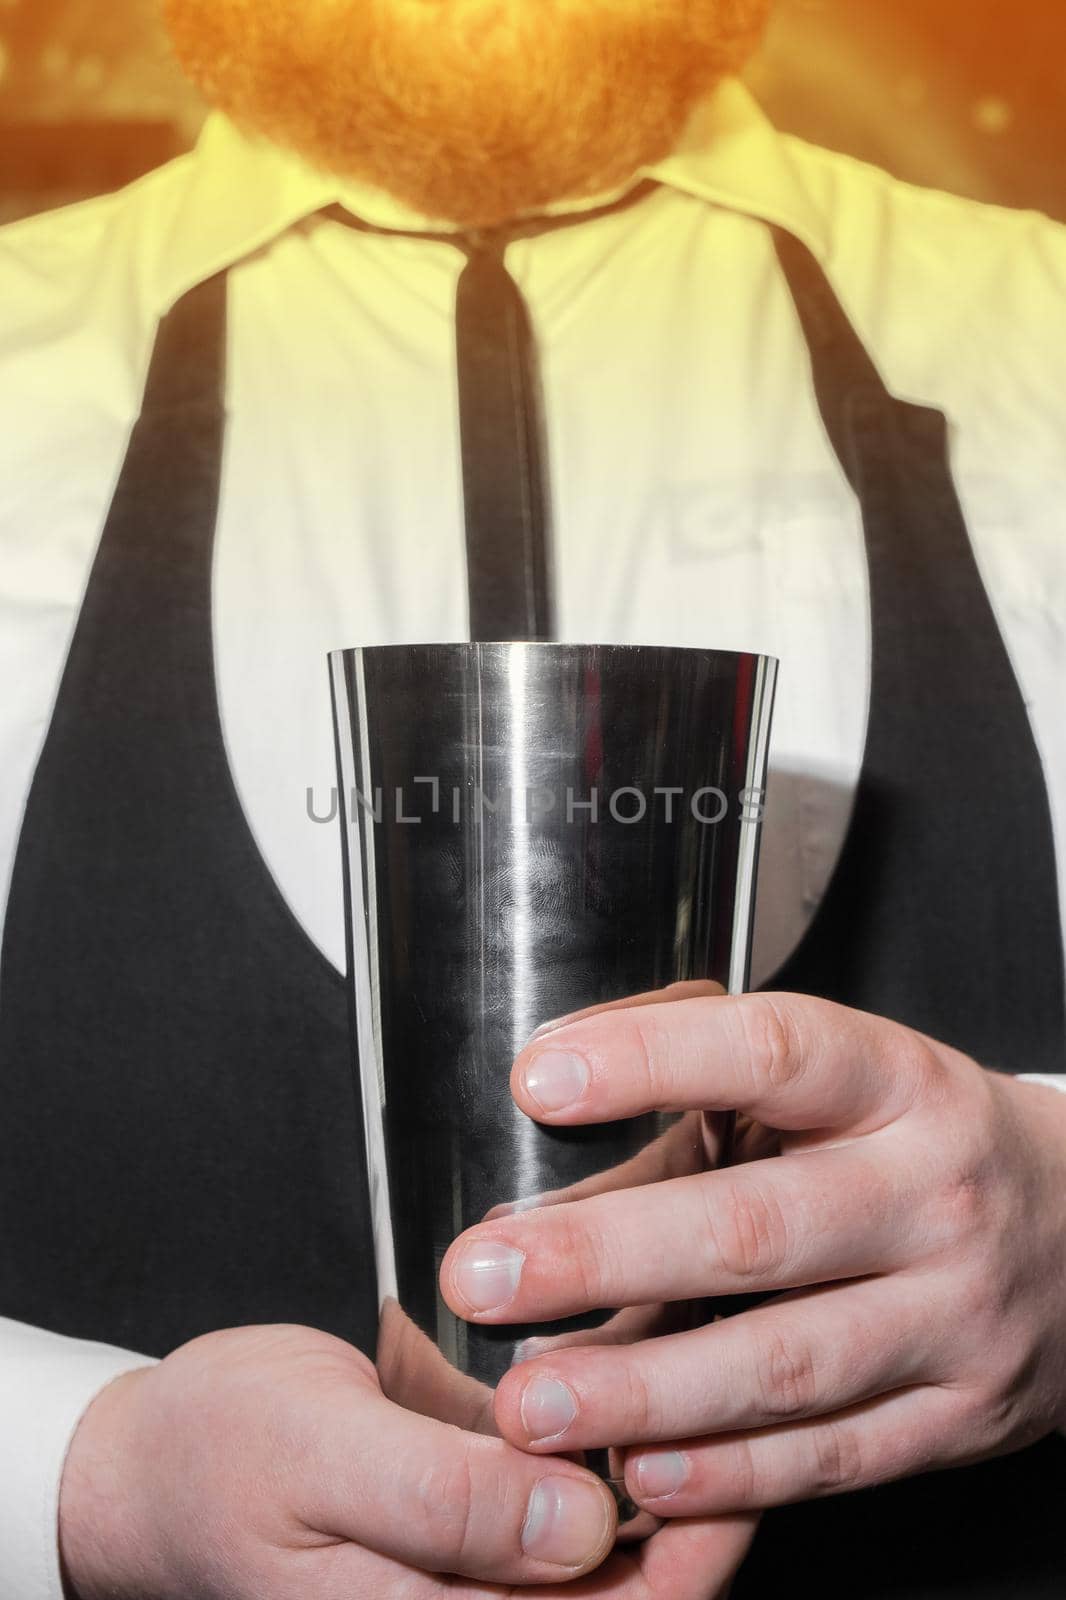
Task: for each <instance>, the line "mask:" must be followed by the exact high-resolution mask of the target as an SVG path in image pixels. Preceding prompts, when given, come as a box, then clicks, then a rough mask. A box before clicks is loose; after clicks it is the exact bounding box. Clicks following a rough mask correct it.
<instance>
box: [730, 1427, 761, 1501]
mask: <svg viewBox="0 0 1066 1600" xmlns="http://www.w3.org/2000/svg"><path fill="white" fill-rule="evenodd" d="M726 1465H727V1470H726V1471H725V1472H724V1473H723V1474H722V1483H723V1486H724V1487H725V1486H727V1490H728V1500H727V1502H726V1503H727V1504H728V1505H729V1507H730V1509H734V1510H744V1509H745V1508H746V1507H751V1506H760V1507H761V1506H763V1505H766V1504H768V1499H767V1496H766V1494H765V1492H764V1488H765V1486H764V1484H763V1482H762V1475H761V1473H760V1472H759V1468H758V1465H757V1463H756V1460H755V1451H754V1450H753V1449H752V1446H751V1444H750V1443H749V1441H748V1440H747V1439H736V1440H735V1441H734V1442H733V1446H732V1448H731V1450H730V1452H729V1456H728V1462H727V1464H726ZM724 1498H725V1497H724V1496H723V1499H724Z"/></svg>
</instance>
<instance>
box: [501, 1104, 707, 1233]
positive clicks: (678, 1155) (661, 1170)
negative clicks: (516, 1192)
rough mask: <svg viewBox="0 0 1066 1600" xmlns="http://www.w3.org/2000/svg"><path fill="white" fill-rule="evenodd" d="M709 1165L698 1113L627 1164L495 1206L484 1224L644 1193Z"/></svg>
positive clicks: (675, 1126) (653, 1141) (622, 1163)
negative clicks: (608, 1196)
mask: <svg viewBox="0 0 1066 1600" xmlns="http://www.w3.org/2000/svg"><path fill="white" fill-rule="evenodd" d="M707 1164H708V1162H707V1152H706V1147H705V1144H704V1139H703V1129H702V1125H701V1118H700V1116H699V1114H698V1113H693V1114H692V1115H690V1116H687V1117H682V1118H681V1120H680V1121H678V1122H675V1123H674V1124H673V1126H672V1127H669V1128H667V1130H666V1132H665V1133H662V1134H660V1135H659V1137H658V1138H657V1139H653V1140H652V1142H651V1143H650V1144H648V1145H645V1147H644V1149H643V1150H639V1151H638V1152H637V1154H636V1155H635V1156H631V1157H630V1158H629V1160H628V1161H622V1162H620V1163H619V1164H618V1166H616V1167H608V1168H607V1170H606V1171H605V1172H597V1173H594V1174H593V1176H592V1177H591V1178H584V1179H582V1181H581V1182H580V1183H573V1184H571V1185H570V1186H569V1187H568V1188H566V1189H551V1190H548V1191H547V1193H545V1194H539V1195H534V1196H533V1197H532V1198H530V1199H528V1200H512V1201H509V1202H508V1203H507V1204H505V1205H498V1206H493V1208H492V1210H491V1211H488V1212H486V1214H485V1216H484V1217H483V1218H482V1221H483V1222H495V1221H496V1220H497V1219H498V1218H500V1217H513V1216H515V1215H517V1214H518V1213H520V1212H523V1211H540V1210H543V1209H544V1207H545V1206H562V1205H570V1204H572V1203H573V1202H574V1201H575V1200H589V1199H591V1198H592V1197H593V1196H594V1195H598V1194H613V1193H614V1192H615V1191H616V1190H618V1189H641V1188H644V1187H645V1186H646V1185H647V1184H649V1183H661V1182H662V1181H663V1180H664V1179H665V1178H682V1177H685V1176H686V1175H687V1174H688V1173H691V1172H702V1171H703V1170H704V1168H705V1167H706V1166H707Z"/></svg>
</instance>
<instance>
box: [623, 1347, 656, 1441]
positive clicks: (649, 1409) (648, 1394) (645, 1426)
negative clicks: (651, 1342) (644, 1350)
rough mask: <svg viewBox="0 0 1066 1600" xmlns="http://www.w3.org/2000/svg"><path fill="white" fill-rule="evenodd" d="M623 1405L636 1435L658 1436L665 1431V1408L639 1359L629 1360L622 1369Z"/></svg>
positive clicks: (643, 1436)
mask: <svg viewBox="0 0 1066 1600" xmlns="http://www.w3.org/2000/svg"><path fill="white" fill-rule="evenodd" d="M621 1399H622V1405H623V1407H624V1414H625V1416H626V1419H627V1427H628V1428H631V1429H632V1430H633V1433H634V1437H636V1438H641V1439H650V1438H658V1437H660V1435H661V1434H662V1432H663V1427H662V1423H663V1414H662V1413H663V1408H662V1405H661V1404H660V1401H659V1396H658V1394H657V1392H656V1390H655V1387H654V1385H653V1384H652V1383H650V1382H649V1381H648V1374H647V1372H646V1371H645V1370H644V1368H643V1367H642V1366H641V1365H640V1364H639V1362H638V1361H637V1360H633V1361H630V1362H627V1363H626V1364H625V1366H624V1367H623V1370H622V1395H621Z"/></svg>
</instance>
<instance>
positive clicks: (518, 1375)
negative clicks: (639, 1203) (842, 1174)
mask: <svg viewBox="0 0 1066 1600" xmlns="http://www.w3.org/2000/svg"><path fill="white" fill-rule="evenodd" d="M934 1375H935V1374H934V1372H933V1359H932V1358H931V1355H930V1348H929V1338H928V1333H927V1330H926V1328H925V1326H924V1320H923V1317H922V1315H921V1301H920V1295H919V1290H918V1288H917V1285H915V1287H914V1288H913V1289H912V1290H911V1291H910V1292H908V1291H907V1290H906V1289H904V1288H903V1287H902V1286H901V1285H900V1283H899V1281H898V1279H896V1278H893V1279H892V1280H888V1279H870V1280H867V1281H865V1282H862V1283H849V1284H844V1285H840V1286H837V1287H833V1288H825V1289H819V1290H816V1291H814V1292H813V1293H810V1292H808V1293H804V1294H801V1295H795V1296H791V1295H790V1296H787V1297H783V1298H781V1299H779V1300H775V1301H773V1302H772V1303H770V1304H768V1305H764V1306H762V1307H760V1308H759V1309H757V1310H755V1311H749V1312H746V1313H745V1314H744V1315H743V1316H740V1317H734V1318H733V1319H731V1320H729V1321H722V1322H716V1323H714V1324H713V1325H712V1326H711V1327H708V1328H701V1329H699V1330H698V1331H697V1332H694V1333H682V1334H675V1335H672V1336H670V1337H667V1338H658V1339H653V1340H649V1341H646V1342H644V1343H641V1344H635V1345H628V1346H621V1347H618V1348H614V1349H611V1348H590V1349H573V1348H571V1349H567V1350H555V1351H551V1352H545V1353H543V1354H542V1355H540V1356H539V1357H538V1358H537V1359H536V1360H535V1361H532V1362H526V1363H525V1364H524V1365H523V1366H522V1367H521V1369H517V1368H516V1369H514V1370H512V1371H511V1372H510V1373H508V1374H507V1375H506V1376H505V1377H504V1379H503V1381H502V1383H501V1384H500V1387H499V1389H498V1390H497V1393H496V1422H497V1425H498V1427H499V1430H500V1432H501V1433H502V1434H503V1436H504V1438H506V1439H510V1440H511V1441H512V1443H514V1444H516V1445H518V1446H519V1447H520V1448H521V1449H523V1450H534V1451H535V1450H565V1451H569V1450H585V1449H596V1448H599V1447H601V1446H603V1445H607V1444H612V1445H619V1444H634V1443H638V1442H642V1443H651V1442H656V1441H660V1440H673V1439H683V1438H688V1437H691V1436H692V1435H693V1434H697V1433H700V1434H702V1433H733V1432H738V1431H740V1430H744V1431H749V1430H751V1429H755V1428H766V1427H771V1426H778V1425H780V1424H781V1423H783V1422H793V1421H800V1420H802V1419H806V1418H811V1417H818V1416H826V1415H829V1414H831V1413H835V1412H838V1411H842V1410H844V1409H846V1408H847V1407H849V1406H852V1405H855V1404H857V1403H858V1402H859V1401H862V1400H868V1399H872V1398H874V1397H876V1396H877V1395H881V1394H886V1393H888V1392H890V1391H894V1390H896V1389H900V1388H903V1387H904V1386H909V1385H911V1384H914V1383H917V1382H918V1381H919V1380H922V1381H928V1379H929V1378H930V1377H931V1376H934ZM560 1420H563V1421H564V1426H563V1427H562V1428H560V1427H559V1426H558V1423H559V1421H560ZM548 1430H550V1431H548ZM549 1441H550V1442H549Z"/></svg>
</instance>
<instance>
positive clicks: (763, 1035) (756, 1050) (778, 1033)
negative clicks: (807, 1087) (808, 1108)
mask: <svg viewBox="0 0 1066 1600" xmlns="http://www.w3.org/2000/svg"><path fill="white" fill-rule="evenodd" d="M737 1015H738V1018H739V1022H740V1027H741V1030H742V1033H743V1035H744V1044H745V1046H746V1049H747V1052H748V1057H749V1059H750V1061H751V1066H752V1074H753V1078H754V1080H755V1085H756V1087H757V1088H758V1087H759V1086H761V1085H765V1086H766V1087H768V1088H771V1089H786V1088H789V1087H790V1086H791V1085H793V1084H794V1083H795V1082H796V1081H797V1079H798V1078H800V1077H801V1076H802V1074H803V1070H804V1058H803V1051H802V1049H801V1048H800V1039H799V1035H798V1031H797V1028H796V1023H795V1019H794V1018H793V1017H792V1016H791V1014H790V1013H789V1012H788V1011H787V1010H786V1009H785V1007H784V1006H782V1005H781V1004H780V1003H779V1002H778V1001H777V1000H776V999H774V998H773V996H771V995H765V994H761V995H747V996H745V997H744V999H742V1000H741V1001H740V1003H739V1005H738V1008H737Z"/></svg>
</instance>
